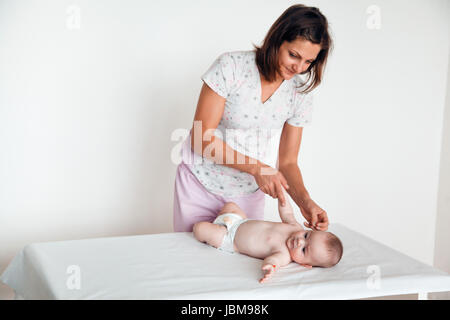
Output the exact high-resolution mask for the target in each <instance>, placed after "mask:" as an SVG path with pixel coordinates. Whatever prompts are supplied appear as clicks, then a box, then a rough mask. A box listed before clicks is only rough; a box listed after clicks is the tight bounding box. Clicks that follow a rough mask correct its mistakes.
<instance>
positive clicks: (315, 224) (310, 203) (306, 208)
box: [300, 198, 329, 231]
mask: <svg viewBox="0 0 450 320" xmlns="http://www.w3.org/2000/svg"><path fill="white" fill-rule="evenodd" d="M300 211H301V213H302V215H303V217H304V218H305V219H306V220H307V221H308V222H305V223H304V225H305V227H307V228H310V229H313V230H317V231H327V230H328V224H329V222H328V216H327V213H326V212H325V210H323V209H322V208H321V207H319V206H318V205H317V203H315V202H314V200H312V199H310V198H309V199H306V200H304V201H303V204H302V205H301V206H300Z"/></svg>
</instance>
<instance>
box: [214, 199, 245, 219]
mask: <svg viewBox="0 0 450 320" xmlns="http://www.w3.org/2000/svg"><path fill="white" fill-rule="evenodd" d="M224 213H235V214H237V215H239V216H241V217H242V219H247V215H246V214H245V212H244V211H243V210H242V209H241V208H240V207H239V206H238V205H237V204H236V203H234V202H226V203H225V204H224V205H223V207H222V209H221V210H220V211H219V214H218V216H219V215H221V214H224Z"/></svg>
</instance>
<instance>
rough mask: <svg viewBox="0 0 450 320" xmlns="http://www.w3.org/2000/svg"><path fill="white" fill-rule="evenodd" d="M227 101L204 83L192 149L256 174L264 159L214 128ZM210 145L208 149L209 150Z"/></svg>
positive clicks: (215, 160)
mask: <svg viewBox="0 0 450 320" xmlns="http://www.w3.org/2000/svg"><path fill="white" fill-rule="evenodd" d="M225 101H226V99H225V98H224V97H222V96H220V95H218V94H217V93H216V92H214V91H213V90H212V89H211V88H210V87H208V85H207V84H205V83H203V86H202V89H201V91H200V97H199V99H198V104H197V110H196V112H195V116H194V124H193V126H192V131H191V132H192V134H191V146H192V150H193V151H194V152H195V153H197V154H199V155H201V156H203V157H205V158H208V159H209V160H212V161H214V162H215V163H218V164H223V165H225V166H228V167H231V168H234V169H237V170H239V171H243V172H246V173H249V174H251V175H255V173H256V172H257V170H259V168H260V167H261V166H262V165H263V163H261V162H260V161H259V160H257V159H255V158H251V157H249V156H246V155H244V154H242V153H240V152H238V151H236V150H234V149H232V148H231V147H230V146H229V145H228V144H227V143H225V142H224V141H223V140H222V139H220V138H217V137H216V136H214V130H215V129H217V126H218V125H219V122H220V119H221V118H222V115H223V111H224V109H225ZM205 133H206V134H205ZM204 138H205V139H204ZM206 148H208V149H207V150H206V152H205V149H206ZM216 151H219V152H217V153H216ZM220 151H221V152H220ZM227 159H228V160H227ZM238 159H239V160H240V161H239V162H238V161H237V160H238Z"/></svg>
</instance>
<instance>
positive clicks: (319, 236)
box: [286, 230, 344, 268]
mask: <svg viewBox="0 0 450 320" xmlns="http://www.w3.org/2000/svg"><path fill="white" fill-rule="evenodd" d="M286 245H287V247H288V249H289V253H290V255H291V258H292V260H293V261H295V262H297V263H298V264H301V265H302V266H305V267H323V268H329V267H332V266H334V265H335V264H337V263H338V262H339V261H340V260H341V257H342V253H343V251H344V250H343V247H342V242H341V240H339V238H338V237H336V235H334V234H333V233H331V232H326V231H313V230H301V231H296V232H293V233H292V234H291V235H290V236H289V238H288V239H287V240H286Z"/></svg>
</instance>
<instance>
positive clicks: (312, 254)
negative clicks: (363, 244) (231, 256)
mask: <svg viewBox="0 0 450 320" xmlns="http://www.w3.org/2000/svg"><path fill="white" fill-rule="evenodd" d="M283 192H284V195H285V199H286V205H285V206H284V207H283V206H281V202H280V200H278V210H279V213H280V217H281V220H282V222H270V221H262V220H251V219H247V217H246V215H245V213H244V212H243V211H242V210H241V208H239V206H238V205H237V204H235V203H234V202H227V203H225V205H224V206H223V208H222V209H221V210H220V212H219V215H218V216H217V218H216V219H215V220H214V222H213V223H211V222H207V221H202V222H198V223H196V224H195V225H194V236H195V238H196V239H197V240H199V241H201V242H206V243H207V244H209V245H211V246H213V247H216V248H218V249H221V250H224V251H227V252H230V253H234V252H238V253H242V254H245V255H248V256H251V257H254V258H259V259H264V261H263V263H262V268H261V269H262V270H263V273H264V276H263V277H262V278H261V279H260V280H259V282H261V283H262V282H265V281H266V280H268V279H269V278H270V277H271V276H272V274H273V273H274V272H275V271H276V270H277V269H278V268H279V267H283V266H286V265H287V264H289V263H290V262H292V261H294V262H296V263H298V264H300V265H302V266H304V267H307V268H312V267H313V266H314V267H325V268H328V267H332V266H334V265H335V264H337V263H338V262H339V261H340V259H341V257H342V253H343V247H342V243H341V241H340V240H339V238H338V237H336V236H335V235H334V234H333V233H331V232H325V231H312V230H304V229H303V227H302V226H301V225H300V224H299V223H298V222H297V220H296V219H295V217H294V211H293V209H292V206H291V204H290V203H289V200H288V195H287V193H286V191H285V190H284V188H283Z"/></svg>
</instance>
